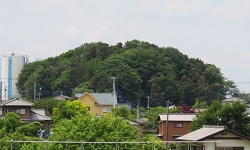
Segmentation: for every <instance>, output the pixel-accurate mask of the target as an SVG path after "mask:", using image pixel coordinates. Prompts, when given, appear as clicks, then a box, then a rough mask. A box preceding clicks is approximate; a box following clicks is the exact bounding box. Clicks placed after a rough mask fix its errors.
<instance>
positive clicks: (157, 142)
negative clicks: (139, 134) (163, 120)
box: [142, 134, 165, 150]
mask: <svg viewBox="0 0 250 150" xmlns="http://www.w3.org/2000/svg"><path fill="white" fill-rule="evenodd" d="M142 140H143V141H144V142H148V144H145V146H144V147H143V150H151V149H152V144H154V150H164V149H165V148H164V147H163V144H164V143H162V140H161V139H160V138H159V137H156V136H155V135H153V134H148V135H145V136H143V139H142Z"/></svg>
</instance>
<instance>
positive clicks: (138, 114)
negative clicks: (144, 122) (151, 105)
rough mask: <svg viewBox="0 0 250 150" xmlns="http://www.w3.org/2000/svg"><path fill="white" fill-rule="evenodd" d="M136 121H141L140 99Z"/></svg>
mask: <svg viewBox="0 0 250 150" xmlns="http://www.w3.org/2000/svg"><path fill="white" fill-rule="evenodd" d="M136 112H137V113H136V121H139V119H140V99H139V102H138V105H137V109H136Z"/></svg>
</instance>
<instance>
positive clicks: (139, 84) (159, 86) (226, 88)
mask: <svg viewBox="0 0 250 150" xmlns="http://www.w3.org/2000/svg"><path fill="white" fill-rule="evenodd" d="M110 77H116V80H115V81H116V90H117V92H118V93H119V96H120V98H121V97H122V99H123V100H129V101H131V102H134V103H138V101H139V100H140V101H141V103H142V104H143V102H145V101H147V96H150V106H152V105H153V106H158V105H166V103H165V102H166V101H167V100H170V101H172V102H173V103H175V104H180V103H185V104H193V103H194V101H195V100H200V101H206V102H208V103H210V102H211V100H215V99H223V98H225V96H226V95H227V94H228V93H230V94H233V93H231V91H230V90H231V89H235V86H234V85H233V82H232V81H228V80H226V78H225V77H224V76H223V74H222V73H221V72H220V69H219V68H217V67H216V66H215V65H213V64H205V63H204V62H203V61H202V60H200V59H198V58H189V57H188V56H187V55H184V54H182V53H181V52H180V51H179V50H178V49H176V48H172V47H167V48H166V47H158V46H157V45H154V44H150V43H148V42H143V41H138V40H132V41H128V42H126V43H125V44H122V43H117V44H116V45H109V44H106V43H102V42H98V43H85V44H83V45H81V46H80V47H77V48H75V49H72V50H69V51H68V52H66V53H63V54H61V55H59V56H57V57H55V58H54V57H50V58H48V59H46V60H43V61H36V62H31V63H28V64H26V65H25V66H24V68H23V70H22V71H21V73H20V75H19V79H18V83H17V87H18V90H19V92H20V93H21V94H22V95H23V97H25V98H26V99H32V98H33V93H34V92H33V88H34V82H36V87H37V92H40V93H42V97H49V96H52V95H53V94H55V93H56V92H60V91H63V92H64V94H65V95H69V96H72V94H73V93H79V92H80V93H83V92H85V91H88V92H99V93H101V92H111V91H112V80H111V79H110Z"/></svg>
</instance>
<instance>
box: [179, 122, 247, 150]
mask: <svg viewBox="0 0 250 150" xmlns="http://www.w3.org/2000/svg"><path fill="white" fill-rule="evenodd" d="M177 140H179V141H188V143H189V144H188V145H189V149H195V150H250V137H246V136H244V135H241V134H239V133H237V132H235V131H232V130H229V129H227V128H226V127H224V126H203V127H202V128H201V129H198V130H196V131H193V132H190V133H188V134H185V135H183V136H181V137H178V138H177Z"/></svg>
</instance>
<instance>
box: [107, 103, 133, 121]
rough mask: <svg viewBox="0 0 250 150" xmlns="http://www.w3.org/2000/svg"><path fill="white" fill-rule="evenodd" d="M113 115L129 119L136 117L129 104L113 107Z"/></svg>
mask: <svg viewBox="0 0 250 150" xmlns="http://www.w3.org/2000/svg"><path fill="white" fill-rule="evenodd" d="M110 114H111V115H113V116H114V117H122V118H127V119H135V117H134V115H132V113H131V111H130V110H129V108H128V107H127V106H120V107H115V108H112V109H111V113H110Z"/></svg>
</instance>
